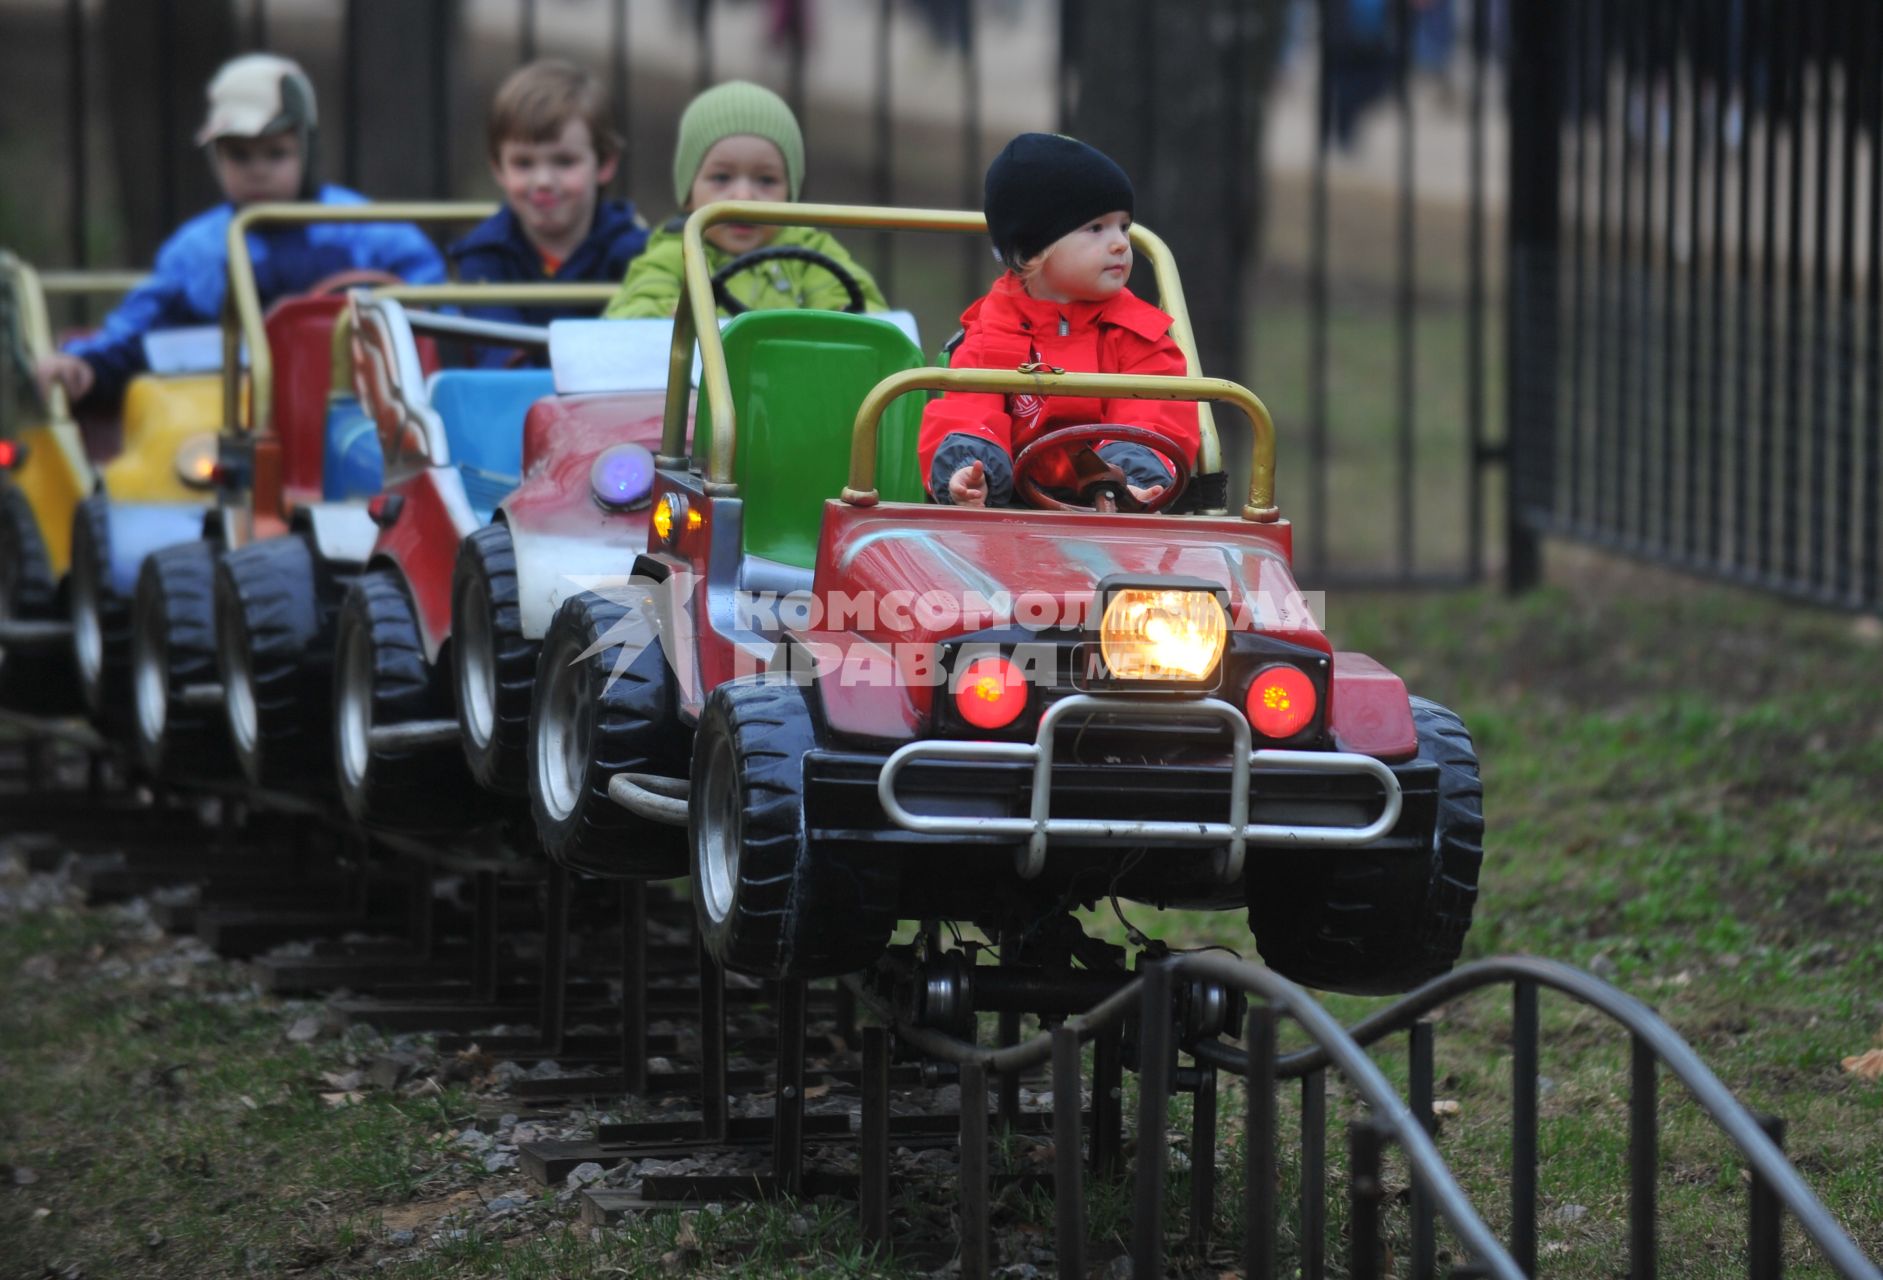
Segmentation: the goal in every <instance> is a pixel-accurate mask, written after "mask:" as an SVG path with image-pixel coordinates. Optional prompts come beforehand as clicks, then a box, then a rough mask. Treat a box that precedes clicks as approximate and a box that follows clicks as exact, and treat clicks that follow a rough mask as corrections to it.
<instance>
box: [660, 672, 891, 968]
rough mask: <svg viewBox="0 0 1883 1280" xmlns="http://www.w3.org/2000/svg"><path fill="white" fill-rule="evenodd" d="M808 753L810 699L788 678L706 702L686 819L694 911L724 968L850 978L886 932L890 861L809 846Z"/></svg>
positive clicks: (732, 688)
mask: <svg viewBox="0 0 1883 1280" xmlns="http://www.w3.org/2000/svg"><path fill="white" fill-rule="evenodd" d="M817 745H818V743H817V732H816V727H815V725H814V724H813V722H812V718H811V708H810V703H809V700H808V699H807V698H806V696H805V691H804V690H803V689H802V688H800V687H799V686H798V685H797V684H795V683H793V682H792V681H791V679H790V678H789V677H786V676H781V675H778V676H759V677H756V678H753V679H749V680H746V679H741V680H733V681H730V682H728V683H726V684H723V685H721V686H720V687H719V688H717V689H715V690H714V691H713V693H712V695H711V696H710V697H708V698H707V700H706V709H705V711H704V712H703V713H702V714H701V716H700V727H699V732H698V734H697V735H696V736H695V738H694V744H693V788H692V793H691V796H690V811H689V814H688V823H687V832H688V837H689V841H690V843H691V845H692V850H693V907H694V913H695V914H696V915H697V916H698V918H699V926H700V937H701V940H702V941H703V942H704V943H705V944H706V949H707V950H708V951H709V952H711V953H712V955H713V958H714V959H715V960H717V961H719V963H720V964H722V965H724V966H725V967H726V968H728V969H734V970H738V971H739V972H742V973H749V974H755V975H757V976H759V977H766V978H816V977H826V976H829V975H832V974H839V973H849V972H852V971H854V970H857V969H861V968H863V967H865V966H867V965H869V964H871V963H872V962H874V961H875V960H876V958H877V957H879V956H880V955H882V953H883V949H884V948H885V947H887V946H888V945H889V939H890V936H891V935H892V934H893V933H894V932H895V928H896V919H897V905H898V904H897V894H898V888H899V879H900V877H899V875H898V867H897V862H896V859H895V857H894V856H893V855H886V854H885V853H884V851H882V850H880V849H877V848H872V847H869V846H855V847H853V846H844V845H840V844H835V843H832V844H821V845H816V846H813V845H812V843H811V842H810V840H809V838H808V834H807V831H806V826H805V818H804V758H805V756H806V754H807V753H808V752H810V751H811V750H812V749H814V748H815V747H816V746H817Z"/></svg>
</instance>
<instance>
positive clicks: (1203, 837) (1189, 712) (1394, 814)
mask: <svg viewBox="0 0 1883 1280" xmlns="http://www.w3.org/2000/svg"><path fill="white" fill-rule="evenodd" d="M1097 713H1104V714H1118V715H1127V716H1130V717H1131V718H1132V719H1134V720H1215V721H1218V722H1220V723H1221V724H1223V725H1224V726H1225V727H1227V728H1228V730H1229V732H1230V735H1231V737H1232V738H1233V739H1234V741H1233V743H1232V747H1231V757H1230V758H1231V767H1230V775H1229V821H1228V822H1168V821H1149V820H1143V819H1131V820H1118V821H1111V820H1108V819H1104V818H1055V817H1053V816H1052V804H1053V735H1054V733H1055V731H1056V730H1057V729H1058V728H1059V724H1060V722H1061V721H1062V720H1066V719H1068V718H1071V717H1076V716H1079V715H1082V714H1097ZM942 760H951V761H958V760H965V761H972V762H976V763H1019V764H1029V765H1032V766H1033V795H1032V811H1031V814H1030V815H1029V816H1028V817H1025V818H986V817H974V816H945V815H937V814H920V813H911V812H910V811H909V810H908V809H907V808H906V807H905V806H904V805H903V803H902V801H901V800H900V799H898V798H897V796H896V780H897V778H898V777H899V776H900V775H901V773H902V771H903V770H904V769H905V768H907V767H908V766H909V765H912V764H923V763H932V762H935V761H942ZM1262 770H1270V771H1275V770H1286V771H1289V772H1292V773H1324V774H1341V773H1349V774H1366V775H1368V776H1370V777H1372V778H1373V779H1374V780H1375V781H1377V782H1378V783H1379V784H1380V789H1381V791H1382V792H1383V793H1384V795H1385V803H1384V804H1382V805H1381V807H1380V814H1379V816H1378V817H1377V818H1375V819H1374V820H1373V821H1372V822H1369V823H1367V824H1366V825H1365V826H1362V827H1342V826H1300V825H1293V824H1270V823H1252V822H1250V821H1249V775H1250V773H1251V772H1258V771H1262ZM876 794H877V796H878V797H879V798H880V799H881V800H882V804H883V812H885V813H887V814H888V815H889V819H890V821H891V822H894V823H895V824H896V825H897V826H899V827H901V828H903V829H904V830H905V831H915V832H920V833H922V834H925V835H964V836H965V835H975V836H1008V837H1013V838H1015V839H1018V838H1020V837H1025V838H1026V842H1027V843H1026V848H1025V849H1024V850H1022V851H1021V852H1020V853H1019V854H1018V855H1017V856H1016V858H1015V869H1016V870H1017V871H1018V872H1019V874H1020V876H1021V877H1022V878H1023V879H1028V880H1031V879H1032V878H1033V877H1035V876H1037V875H1039V873H1040V872H1041V870H1043V869H1044V868H1045V866H1046V844H1047V841H1049V840H1051V839H1054V838H1058V839H1061V840H1117V839H1124V840H1144V841H1150V842H1160V841H1161V842H1168V843H1173V844H1199V845H1213V844H1220V845H1223V846H1224V847H1223V849H1221V850H1220V851H1219V852H1218V854H1217V857H1216V873H1217V875H1218V876H1219V877H1220V878H1221V879H1222V881H1223V882H1224V883H1228V882H1231V881H1234V880H1235V879H1237V878H1238V877H1239V876H1241V874H1242V862H1243V852H1244V850H1245V848H1246V847H1247V845H1248V843H1249V841H1251V840H1253V841H1255V842H1256V843H1258V844H1292V845H1300V846H1305V847H1310V848H1318V849H1329V848H1336V849H1338V848H1349V847H1352V846H1355V845H1364V844H1371V843H1372V842H1373V841H1375V840H1378V839H1380V838H1381V837H1382V836H1384V835H1386V834H1387V833H1388V832H1389V831H1391V830H1392V829H1393V828H1394V826H1396V825H1397V824H1398V822H1399V811H1400V806H1401V802H1402V798H1401V795H1400V790H1399V779H1398V777H1396V776H1395V775H1394V773H1393V771H1392V769H1391V767H1389V766H1388V765H1386V764H1384V763H1382V762H1381V761H1379V760H1375V759H1374V758H1373V757H1372V756H1364V755H1357V754H1354V753H1352V752H1346V751H1280V750H1270V749H1263V750H1260V751H1257V750H1254V749H1253V748H1252V745H1251V740H1250V735H1249V722H1248V721H1247V720H1246V719H1244V718H1243V715H1242V713H1241V712H1240V711H1238V710H1237V709H1236V708H1234V707H1232V706H1230V705H1229V704H1228V703H1226V702H1222V701H1219V700H1217V699H1214V698H1196V699H1162V698H1127V697H1106V696H1095V695H1093V694H1085V693H1081V694H1073V695H1071V696H1070V697H1066V698H1062V699H1060V700H1059V701H1058V702H1055V703H1053V704H1052V706H1050V707H1048V708H1047V709H1046V713H1045V714H1044V715H1042V716H1041V717H1040V727H1039V731H1038V733H1037V734H1035V736H1034V739H1033V741H1032V742H942V741H933V740H931V741H925V742H912V743H910V744H909V745H907V746H905V747H902V748H900V749H899V750H897V751H896V752H895V754H893V755H891V756H890V757H889V759H888V760H887V761H885V762H884V764H883V771H882V774H881V775H880V776H879V777H878V778H877V781H876Z"/></svg>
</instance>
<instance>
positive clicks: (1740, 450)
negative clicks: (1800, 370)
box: [1732, 0, 1769, 569]
mask: <svg viewBox="0 0 1883 1280" xmlns="http://www.w3.org/2000/svg"><path fill="white" fill-rule="evenodd" d="M1762 14H1763V7H1762V5H1761V2H1760V0H1746V33H1745V38H1744V39H1742V40H1741V41H1740V42H1739V100H1740V104H1741V109H1740V115H1741V117H1742V120H1743V124H1744V128H1743V131H1742V132H1741V134H1740V138H1739V168H1740V175H1739V228H1738V229H1739V281H1738V289H1737V290H1736V297H1735V299H1734V304H1733V310H1734V319H1735V321H1736V327H1737V329H1738V338H1737V340H1736V341H1735V342H1734V343H1733V367H1734V370H1735V374H1736V376H1735V379H1734V382H1735V387H1734V395H1733V408H1734V410H1735V412H1734V414H1733V427H1734V431H1733V554H1732V563H1733V565H1734V566H1735V567H1736V568H1742V569H1743V568H1744V567H1745V566H1746V565H1747V564H1748V563H1749V562H1750V561H1751V558H1752V541H1751V538H1752V512H1751V510H1750V509H1749V502H1750V495H1751V489H1752V441H1751V438H1750V435H1751V426H1752V420H1753V399H1752V297H1753V287H1752V166H1753V149H1752V123H1753V118H1754V116H1753V110H1752V85H1753V64H1752V48H1753V39H1754V31H1755V27H1754V24H1755V23H1759V24H1760V25H1759V26H1758V27H1757V28H1756V30H1757V32H1758V34H1759V35H1760V36H1761V37H1763V36H1764V35H1765V34H1766V32H1765V28H1764V26H1763V19H1762ZM1759 120H1760V123H1761V127H1763V125H1764V122H1765V115H1764V112H1760V113H1759ZM1768 159H1769V156H1768ZM1761 394H1763V391H1761Z"/></svg>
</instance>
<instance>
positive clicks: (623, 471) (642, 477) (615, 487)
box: [588, 444, 654, 511]
mask: <svg viewBox="0 0 1883 1280" xmlns="http://www.w3.org/2000/svg"><path fill="white" fill-rule="evenodd" d="M588 485H589V488H590V489H592V490H593V491H594V493H595V500H596V501H597V502H599V503H601V504H602V505H603V506H604V507H609V508H611V509H613V510H617V511H627V510H632V509H633V508H635V507H639V506H645V505H646V503H647V501H648V499H649V498H650V497H651V496H652V495H653V491H654V455H653V454H651V453H649V452H648V451H647V450H646V449H644V448H642V447H641V446H640V445H638V444H617V445H612V446H610V447H609V448H606V449H604V450H602V451H601V452H600V453H598V454H596V455H595V461H594V463H593V464H592V465H591V466H590V467H589V469H588Z"/></svg>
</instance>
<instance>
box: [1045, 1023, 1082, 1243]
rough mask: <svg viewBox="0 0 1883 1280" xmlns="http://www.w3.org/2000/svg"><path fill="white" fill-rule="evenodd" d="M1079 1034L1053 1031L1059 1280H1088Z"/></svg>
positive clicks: (1055, 1232) (1061, 1029) (1071, 1030)
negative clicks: (1080, 1138) (1080, 1144)
mask: <svg viewBox="0 0 1883 1280" xmlns="http://www.w3.org/2000/svg"><path fill="white" fill-rule="evenodd" d="M1080 1056H1081V1055H1080V1049H1079V1033H1078V1031H1077V1029H1075V1028H1073V1027H1068V1026H1065V1025H1063V1024H1062V1025H1060V1026H1057V1027H1054V1028H1053V1254H1054V1262H1055V1265H1056V1267H1057V1269H1058V1272H1059V1276H1060V1280H1085V1179H1084V1170H1083V1169H1082V1168H1081V1167H1080V1154H1079V1128H1080V1124H1079V1112H1080V1110H1081V1107H1082V1103H1081V1100H1080V1096H1079V1095H1080V1094H1081V1092H1082V1089H1081V1088H1080V1076H1081V1074H1082V1073H1081V1070H1080Z"/></svg>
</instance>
